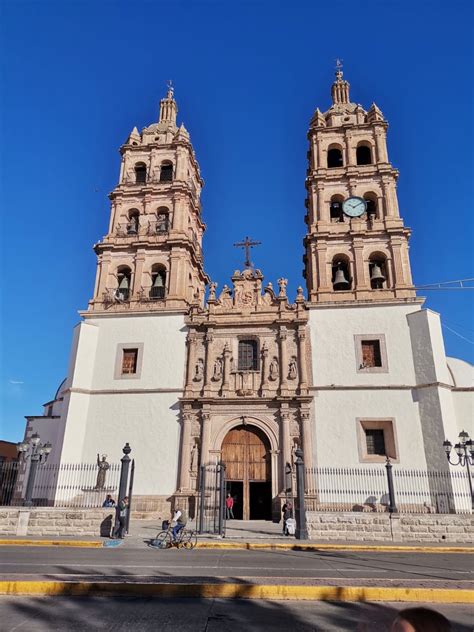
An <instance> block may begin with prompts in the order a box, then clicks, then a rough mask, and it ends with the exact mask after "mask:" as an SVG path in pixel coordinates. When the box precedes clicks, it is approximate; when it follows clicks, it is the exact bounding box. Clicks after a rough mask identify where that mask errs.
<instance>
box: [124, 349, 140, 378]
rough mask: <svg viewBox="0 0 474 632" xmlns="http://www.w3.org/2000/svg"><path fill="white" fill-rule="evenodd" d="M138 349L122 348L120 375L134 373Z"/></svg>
mask: <svg viewBox="0 0 474 632" xmlns="http://www.w3.org/2000/svg"><path fill="white" fill-rule="evenodd" d="M137 360H138V349H124V350H123V355H122V375H134V374H135V373H136V372H137Z"/></svg>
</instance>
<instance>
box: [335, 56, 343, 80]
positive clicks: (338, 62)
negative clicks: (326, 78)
mask: <svg viewBox="0 0 474 632" xmlns="http://www.w3.org/2000/svg"><path fill="white" fill-rule="evenodd" d="M342 62H343V60H342V59H339V57H338V58H337V59H336V77H337V78H338V79H342Z"/></svg>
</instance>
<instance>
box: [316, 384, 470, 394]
mask: <svg viewBox="0 0 474 632" xmlns="http://www.w3.org/2000/svg"><path fill="white" fill-rule="evenodd" d="M433 387H435V388H445V389H447V390H448V391H457V392H474V386H472V387H470V386H463V387H456V386H452V385H451V384H446V383H445V382H427V383H425V384H413V385H410V384H352V385H350V386H344V385H342V384H329V385H319V386H309V387H308V390H309V391H313V392H314V391H413V390H415V391H417V390H421V389H424V388H433Z"/></svg>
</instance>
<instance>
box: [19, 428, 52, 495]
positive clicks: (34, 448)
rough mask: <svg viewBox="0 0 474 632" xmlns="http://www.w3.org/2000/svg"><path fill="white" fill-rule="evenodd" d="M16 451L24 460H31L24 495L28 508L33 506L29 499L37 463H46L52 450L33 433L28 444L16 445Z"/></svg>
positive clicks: (50, 446)
mask: <svg viewBox="0 0 474 632" xmlns="http://www.w3.org/2000/svg"><path fill="white" fill-rule="evenodd" d="M16 447H17V450H18V452H19V453H20V454H23V455H24V458H25V459H31V464H30V471H29V473H28V482H27V484H26V494H25V500H24V502H23V504H24V505H26V506H30V505H32V504H33V502H32V500H31V497H32V495H33V487H34V485H35V478H36V470H37V468H38V463H40V462H41V461H44V462H46V461H47V459H48V456H49V454H50V452H51V450H52V449H53V446H52V445H51V443H50V442H49V441H46V443H41V438H40V436H39V434H38V433H37V432H35V433H34V434H33V435H32V436H31V439H30V442H29V443H28V442H27V441H20V442H19V443H17V446H16Z"/></svg>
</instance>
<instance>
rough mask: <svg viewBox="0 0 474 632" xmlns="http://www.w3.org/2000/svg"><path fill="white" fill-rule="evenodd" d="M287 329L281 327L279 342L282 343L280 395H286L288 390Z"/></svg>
mask: <svg viewBox="0 0 474 632" xmlns="http://www.w3.org/2000/svg"><path fill="white" fill-rule="evenodd" d="M286 335H287V331H286V327H285V326H282V327H280V332H279V336H278V340H279V343H280V395H286V393H287V390H288V383H287V378H286V376H287V373H288V357H287V349H286Z"/></svg>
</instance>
